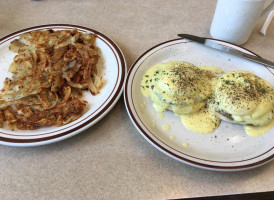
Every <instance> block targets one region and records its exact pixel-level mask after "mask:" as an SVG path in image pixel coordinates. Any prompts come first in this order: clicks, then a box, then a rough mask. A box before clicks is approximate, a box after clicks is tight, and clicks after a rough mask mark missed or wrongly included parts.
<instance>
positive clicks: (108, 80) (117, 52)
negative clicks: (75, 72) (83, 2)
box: [0, 24, 127, 147]
mask: <svg viewBox="0 0 274 200" xmlns="http://www.w3.org/2000/svg"><path fill="white" fill-rule="evenodd" d="M73 28H77V30H78V31H80V32H85V33H91V34H95V35H96V36H97V38H96V42H95V45H96V47H98V54H99V56H100V57H99V61H98V63H97V68H98V69H99V73H100V74H101V75H102V79H103V84H104V85H103V87H102V88H101V90H100V93H99V94H97V95H95V96H93V95H91V94H90V92H88V91H85V92H84V97H83V98H84V100H86V101H88V104H89V107H88V109H87V111H86V112H85V113H84V114H83V115H82V116H81V117H80V118H79V119H77V120H75V121H73V122H71V123H69V124H66V125H64V126H60V127H55V126H50V127H41V128H38V129H36V130H15V131H11V130H9V129H8V127H7V126H4V127H3V128H0V144H3V145H9V146H21V147H25V146H38V145H45V144H49V143H53V142H58V141H61V140H64V139H67V138H69V137H72V136H74V135H76V134H78V133H80V132H82V131H84V130H85V129H87V128H89V127H91V126H92V125H94V124H95V123H96V122H98V121H99V120H101V119H102V118H103V117H104V116H105V115H106V114H107V113H108V112H109V111H110V110H111V109H112V107H113V106H114V105H115V104H116V102H117V101H118V99H119V97H120V96H121V94H122V91H123V85H124V81H125V77H126V72H127V67H126V61H125V58H124V55H123V53H122V51H121V49H120V48H119V47H118V45H117V44H116V43H115V42H113V41H112V40H111V39H110V38H108V37H107V36H105V35H104V34H102V33H100V32H98V31H96V30H93V29H90V28H86V27H82V26H77V25H70V24H49V25H40V26H35V27H30V28H26V29H23V30H20V31H17V32H14V33H11V34H9V35H7V36H5V37H3V38H1V39H0V65H1V68H0V74H1V75H0V88H2V87H3V82H4V80H5V78H6V77H10V75H11V74H10V73H9V72H8V68H9V66H10V64H11V63H12V61H13V58H14V56H15V55H16V54H15V53H13V52H11V51H10V50H9V45H10V42H11V41H13V40H14V39H17V38H18V37H19V35H20V34H22V33H26V32H31V31H35V30H48V29H52V30H72V29H73Z"/></svg>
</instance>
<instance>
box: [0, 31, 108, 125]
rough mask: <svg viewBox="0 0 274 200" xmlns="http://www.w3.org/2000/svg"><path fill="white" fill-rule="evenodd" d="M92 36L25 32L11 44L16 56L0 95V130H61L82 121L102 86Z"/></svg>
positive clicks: (94, 37) (63, 32) (79, 33)
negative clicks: (5, 126) (86, 97)
mask: <svg viewBox="0 0 274 200" xmlns="http://www.w3.org/2000/svg"><path fill="white" fill-rule="evenodd" d="M95 39H96V36H95V35H91V34H87V33H81V32H78V31H77V29H74V30H72V31H70V30H59V31H53V30H43V31H40V30H39V31H34V32H29V33H24V34H22V35H20V37H19V39H16V40H14V41H12V42H11V45H10V47H9V49H10V50H11V51H14V52H17V53H18V54H17V55H16V56H15V58H14V60H13V62H12V64H11V65H10V67H9V71H10V72H11V73H12V78H11V79H10V78H6V80H5V82H4V87H3V88H2V90H1V93H0V127H3V124H4V122H5V121H7V122H8V123H9V125H8V126H9V128H10V129H12V130H14V129H15V128H16V127H17V128H18V129H23V130H29V129H31V130H32V129H35V128H38V127H41V126H52V125H53V126H62V125H64V124H67V123H70V122H72V121H74V120H76V119H78V118H79V117H81V116H82V115H83V114H84V112H85V108H86V106H87V102H86V101H84V100H81V95H82V91H83V90H89V91H90V92H91V93H92V95H96V94H98V93H99V90H100V88H101V87H102V85H103V82H102V77H100V76H99V75H98V73H97V68H96V63H97V61H98V59H99V56H98V54H97V51H96V47H95V46H94V42H95Z"/></svg>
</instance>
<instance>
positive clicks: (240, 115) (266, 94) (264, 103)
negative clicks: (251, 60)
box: [141, 61, 274, 136]
mask: <svg viewBox="0 0 274 200" xmlns="http://www.w3.org/2000/svg"><path fill="white" fill-rule="evenodd" d="M141 91H142V93H143V95H144V96H146V97H150V98H151V100H152V101H153V107H154V108H155V109H156V110H157V111H158V112H165V111H167V110H171V111H173V112H174V113H175V114H176V115H177V116H179V117H180V119H181V121H182V123H183V124H184V125H185V127H186V128H187V129H189V130H192V131H194V132H199V133H210V132H213V131H214V130H215V129H216V128H217V127H218V126H219V124H220V121H221V120H223V121H227V122H230V123H238V124H243V125H244V129H245V130H246V132H247V134H249V135H252V136H258V135H261V134H263V133H265V132H267V131H268V130H269V129H270V128H271V127H272V126H273V124H274V122H273V121H274V120H273V118H274V117H273V115H274V114H273V113H274V93H273V89H272V87H271V85H270V84H269V83H268V82H266V81H265V80H263V79H261V78H259V77H257V76H255V75H254V74H252V73H250V72H246V71H233V72H229V73H224V72H223V71H222V70H220V69H218V68H215V67H207V66H194V65H193V64H191V63H187V62H179V61H173V62H168V63H161V64H157V65H155V66H153V67H151V68H149V69H148V71H147V72H146V73H145V75H144V77H143V79H142V82H141ZM259 127H260V128H259Z"/></svg>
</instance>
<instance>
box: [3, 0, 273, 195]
mask: <svg viewBox="0 0 274 200" xmlns="http://www.w3.org/2000/svg"><path fill="white" fill-rule="evenodd" d="M215 5H216V1H215V0H168V1H166V0H139V1H133V0H125V1H123V0H90V1H75V0H67V1H65V0H63V1H61V0H44V1H30V0H18V1H15V0H9V1H7V0H0V37H3V36H5V35H7V34H9V33H11V32H14V31H17V30H20V29H23V28H27V27H31V26H35V25H41V24H49V23H70V24H76V25H82V26H86V27H89V28H92V29H95V30H97V31H99V32H102V33H104V34H105V35H107V36H108V37H110V38H112V39H113V40H114V41H115V42H116V43H117V44H118V45H119V46H120V47H121V49H122V51H123V52H124V55H125V58H126V61H127V64H128V68H129V67H130V65H131V64H132V63H133V62H134V60H135V59H136V58H138V56H140V55H141V54H142V53H143V52H144V51H146V50H147V49H149V48H150V47H152V46H154V45H156V44H158V43H160V42H163V41H166V40H170V39H174V38H177V37H176V34H177V33H190V34H197V35H200V36H210V35H209V28H210V24H211V20H212V17H213V14H214V9H215ZM258 30H259V26H256V28H255V30H254V32H253V33H252V36H251V38H250V40H249V41H248V43H246V44H245V45H244V47H246V48H248V49H250V50H252V51H254V52H256V53H257V54H259V55H261V56H263V57H264V58H266V59H269V60H272V61H274V53H273V52H274V23H272V24H271V25H270V27H269V30H268V32H267V36H266V37H264V36H262V35H260V34H259V33H258ZM273 177H274V161H272V162H270V163H269V164H267V165H264V166H262V167H260V168H257V169H253V170H249V171H243V172H236V173H223V172H212V171H206V170H202V169H197V168H194V167H191V166H188V165H185V164H182V163H180V162H178V161H175V160H173V159H171V158H169V157H168V156H166V155H164V154H163V153H161V152H160V151H158V150H156V149H155V148H154V147H153V146H151V145H150V144H149V143H148V142H147V141H146V140H145V139H144V138H143V137H142V136H141V135H140V134H139V133H138V132H137V130H136V129H135V128H134V126H133V124H132V123H131V121H130V119H129V117H128V115H127V112H126V109H125V105H124V102H123V98H120V100H119V101H118V103H117V104H116V106H115V107H114V108H113V109H112V111H111V112H110V113H109V114H108V115H107V116H105V117H104V118H103V119H102V120H101V121H100V122H99V123H97V124H96V125H94V126H93V127H91V128H89V129H88V130H86V131H84V132H83V133H81V134H79V135H77V136H74V137H72V138H70V139H67V140H65V141H62V142H59V143H55V144H50V145H46V146H40V147H31V148H15V147H8V146H0V198H1V199H166V198H179V197H194V196H203V195H218V194H231V193H246V192H256V191H269V190H274V178H273Z"/></svg>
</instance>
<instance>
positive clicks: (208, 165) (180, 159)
mask: <svg viewBox="0 0 274 200" xmlns="http://www.w3.org/2000/svg"><path fill="white" fill-rule="evenodd" d="M207 39H210V40H214V41H218V42H223V43H227V44H230V45H232V47H233V46H235V47H238V48H239V49H244V50H246V51H248V52H250V53H252V54H254V55H256V56H258V55H257V54H255V53H254V52H252V51H250V50H248V49H246V48H243V47H240V46H237V45H235V44H232V43H228V42H225V41H222V40H215V39H211V38H207ZM182 40H183V39H181V38H179V39H173V40H169V41H166V42H162V43H160V44H158V45H155V46H153V47H152V48H150V49H149V50H147V51H146V52H144V53H143V54H142V55H141V56H140V57H139V58H138V59H137V60H136V61H135V62H134V63H133V64H132V66H131V68H130V69H129V72H128V75H127V78H126V81H125V88H124V90H125V91H124V93H125V94H124V98H125V102H126V107H127V110H128V112H129V115H130V117H131V119H132V121H133V123H134V124H135V126H136V127H137V128H138V129H139V130H140V132H141V133H142V135H143V136H144V137H145V138H147V139H148V140H149V141H150V142H152V144H153V146H155V147H156V148H158V149H159V150H161V151H162V152H164V153H166V154H168V155H170V156H172V157H173V158H175V159H177V160H179V161H181V162H186V163H189V164H192V165H195V166H200V167H203V168H207V169H214V170H227V171H231V170H243V169H248V168H254V167H256V166H259V165H262V164H265V163H267V162H269V161H270V160H272V159H273V158H274V154H272V155H271V156H269V157H267V158H265V159H263V160H260V161H258V162H254V163H251V164H247V165H241V166H219V165H210V164H205V163H201V162H196V161H193V160H190V159H187V158H184V157H183V156H180V155H178V154H175V153H173V152H171V151H170V150H168V149H167V148H165V147H163V146H161V145H160V144H159V143H158V142H157V141H155V140H154V139H153V138H151V137H150V136H149V134H148V133H147V132H146V131H145V130H144V129H143V128H142V126H141V125H140V124H139V123H138V121H137V120H136V118H135V117H134V114H133V112H132V110H131V107H130V103H129V99H128V95H129V94H128V87H129V86H128V83H129V77H130V76H132V75H131V74H132V73H133V72H132V71H133V69H134V68H136V67H137V69H136V70H135V73H134V74H133V78H132V82H133V80H134V77H135V74H136V72H137V70H138V68H139V67H140V65H141V64H142V63H143V62H144V61H145V60H144V61H143V62H142V63H141V64H139V65H138V66H137V63H138V62H139V61H140V60H141V59H142V58H143V57H144V56H145V55H146V54H148V53H149V52H150V51H152V50H154V49H156V48H157V47H160V46H162V45H165V44H168V43H171V42H175V41H181V42H178V43H174V44H171V45H176V44H180V43H187V42H185V41H182ZM188 42H190V41H188ZM171 45H168V46H171ZM168 46H163V48H166V47H168ZM163 48H161V49H163ZM161 49H157V51H160V50H161ZM157 51H155V52H153V53H151V54H150V55H149V56H151V55H153V54H154V53H156V52H157ZM149 56H148V57H149ZM148 57H147V58H148ZM258 57H260V56H258ZM147 58H146V59H147ZM264 67H265V68H266V69H267V70H268V71H269V72H271V71H270V70H269V69H268V68H267V67H266V66H264ZM271 74H272V75H274V74H273V73H272V72H271ZM132 82H131V87H132ZM130 91H131V94H130V95H131V99H132V88H131V90H130ZM131 103H132V105H133V109H134V110H135V113H136V115H137V116H138V120H139V121H140V122H141V123H142V125H143V126H144V127H145V128H146V129H147V130H148V131H149V132H150V134H151V135H153V136H154V137H155V138H157V137H156V136H155V135H154V134H153V133H152V132H151V131H150V130H149V129H148V128H147V127H146V125H145V124H144V123H143V121H142V120H141V119H140V117H139V115H138V113H137V112H136V109H135V105H134V103H133V101H132V102H131ZM157 140H159V141H160V142H162V143H163V144H165V145H166V146H167V147H168V148H170V149H172V150H173V151H176V152H178V153H180V154H183V155H186V156H189V157H192V158H195V159H197V160H202V161H206V162H213V163H219V164H222V163H224V164H227V163H237V162H244V161H249V160H252V159H255V158H258V157H261V156H263V155H264V154H266V153H268V152H270V151H271V150H273V148H274V147H272V148H271V149H269V150H267V151H266V152H264V153H263V154H261V155H259V156H256V157H254V158H250V159H246V160H241V161H231V162H221V161H212V160H206V159H201V158H197V157H194V156H191V155H188V154H185V153H183V152H181V151H178V150H177V149H174V148H173V147H171V146H169V145H167V144H166V143H165V142H163V141H162V140H160V139H159V138H157Z"/></svg>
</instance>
